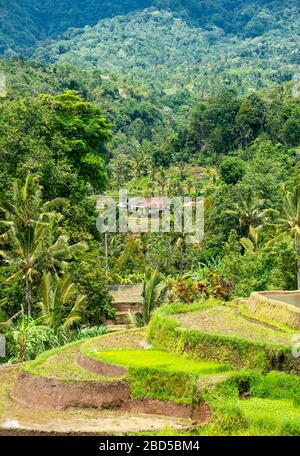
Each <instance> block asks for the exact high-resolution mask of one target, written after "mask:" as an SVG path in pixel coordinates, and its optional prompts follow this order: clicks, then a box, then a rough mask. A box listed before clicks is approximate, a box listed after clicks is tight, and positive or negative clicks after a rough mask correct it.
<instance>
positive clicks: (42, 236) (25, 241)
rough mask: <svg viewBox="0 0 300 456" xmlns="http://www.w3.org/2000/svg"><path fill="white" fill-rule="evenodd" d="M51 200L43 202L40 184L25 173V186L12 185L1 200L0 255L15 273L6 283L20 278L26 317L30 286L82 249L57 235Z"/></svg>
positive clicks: (30, 299) (56, 221)
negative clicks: (6, 195)
mask: <svg viewBox="0 0 300 456" xmlns="http://www.w3.org/2000/svg"><path fill="white" fill-rule="evenodd" d="M54 204H55V201H52V202H47V203H43V202H42V196H41V186H40V185H39V184H38V182H37V179H36V178H35V177H34V176H32V175H31V174H29V175H28V176H27V178H26V181H25V185H24V186H20V184H19V183H18V182H15V183H14V184H13V189H12V198H11V200H8V201H4V202H3V203H2V207H0V211H1V212H3V213H4V214H5V220H1V221H0V224H1V225H2V226H3V227H4V228H6V231H5V232H4V233H3V234H2V235H1V236H0V244H2V245H3V246H4V248H3V249H2V250H0V256H1V257H2V258H3V260H4V261H5V263H6V264H9V265H12V266H13V268H14V269H15V270H16V272H15V273H14V274H13V275H11V276H10V277H9V278H8V279H7V282H11V281H13V280H23V281H24V286H25V301H26V307H27V313H28V316H29V317H31V314H32V285H33V282H34V280H35V278H37V276H39V275H40V273H41V272H42V271H43V270H49V269H50V270H53V271H57V270H58V269H61V268H63V266H64V260H65V259H69V258H70V257H72V255H74V252H76V251H79V250H83V249H86V244H85V243H82V242H80V243H77V244H75V245H72V246H70V245H69V243H68V238H67V237H66V236H64V235H62V234H61V235H58V234H57V225H58V223H59V221H60V219H61V215H60V214H58V213H57V212H54V211H51V207H52V206H54Z"/></svg>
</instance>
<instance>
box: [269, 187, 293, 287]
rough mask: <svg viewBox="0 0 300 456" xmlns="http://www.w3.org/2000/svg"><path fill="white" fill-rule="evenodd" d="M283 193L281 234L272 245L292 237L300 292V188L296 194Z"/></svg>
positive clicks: (280, 222)
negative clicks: (288, 236) (286, 237)
mask: <svg viewBox="0 0 300 456" xmlns="http://www.w3.org/2000/svg"><path fill="white" fill-rule="evenodd" d="M283 192H284V199H283V216H282V217H281V218H278V220H277V229H278V231H279V234H278V236H276V237H275V238H274V239H273V240H272V243H274V242H276V241H278V240H280V239H282V238H284V237H285V236H286V235H290V236H292V238H293V242H294V246H295V253H296V258H297V286H298V290H300V187H298V188H295V190H294V192H288V191H286V190H285V189H283ZM279 217H280V215H279Z"/></svg>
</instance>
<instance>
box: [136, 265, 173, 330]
mask: <svg viewBox="0 0 300 456" xmlns="http://www.w3.org/2000/svg"><path fill="white" fill-rule="evenodd" d="M162 282H163V277H162V276H161V274H159V272H158V270H157V269H155V270H154V271H151V270H150V269H148V270H146V272H145V275H144V286H143V302H142V319H143V323H144V325H147V324H148V323H149V321H150V318H151V316H152V313H153V312H154V310H155V309H156V308H158V307H160V306H161V305H162V304H163V303H164V302H165V300H166V297H167V291H168V287H167V286H164V285H163V284H162Z"/></svg>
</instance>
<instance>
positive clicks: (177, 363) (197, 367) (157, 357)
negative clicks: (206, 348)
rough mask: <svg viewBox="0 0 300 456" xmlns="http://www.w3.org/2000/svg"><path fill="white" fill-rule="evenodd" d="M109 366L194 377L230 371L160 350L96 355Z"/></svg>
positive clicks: (209, 363)
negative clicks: (178, 373) (145, 369)
mask: <svg viewBox="0 0 300 456" xmlns="http://www.w3.org/2000/svg"><path fill="white" fill-rule="evenodd" d="M95 357H97V359H100V360H101V361H104V362H106V363H109V364H116V365H120V366H126V367H129V368H146V367H147V368H149V369H159V370H161V371H166V372H182V373H190V374H192V375H201V374H204V375H205V374H216V373H219V372H224V371H226V370H228V368H227V366H225V365H222V364H217V363H213V362H209V361H206V362H200V361H194V360H189V359H186V358H185V357H184V356H179V355H176V354H174V353H168V352H164V351H160V350H114V351H103V352H100V353H97V355H95Z"/></svg>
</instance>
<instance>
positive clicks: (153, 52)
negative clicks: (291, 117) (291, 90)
mask: <svg viewBox="0 0 300 456" xmlns="http://www.w3.org/2000/svg"><path fill="white" fill-rule="evenodd" d="M278 12H279V11H278ZM280 13H281V15H280V16H278V17H276V15H275V16H272V20H271V21H270V22H269V21H267V22H268V27H265V28H264V27H262V28H258V29H257V31H255V25H254V23H253V29H252V33H250V32H249V33H245V34H243V35H246V36H244V37H238V36H236V35H235V34H233V33H230V34H226V33H225V31H224V30H223V29H222V28H220V27H216V26H214V27H212V28H209V29H208V28H207V27H205V28H200V27H198V26H192V25H191V24H190V23H188V22H186V21H185V20H183V19H181V18H178V16H177V15H176V14H173V13H171V12H167V11H159V10H157V9H153V8H151V9H148V10H144V11H142V12H136V13H130V14H128V15H126V16H117V17H115V18H113V19H109V20H103V21H100V22H99V23H98V24H97V25H96V26H94V27H85V28H84V29H77V30H71V31H69V32H67V33H65V34H64V35H63V38H62V39H58V40H55V41H53V42H52V43H50V44H49V45H46V46H41V47H40V48H38V49H37V51H36V52H35V54H34V57H35V58H36V59H38V60H42V61H46V62H50V63H54V62H58V63H66V62H67V63H71V64H73V65H79V66H81V67H82V68H85V69H87V68H101V70H102V71H103V72H104V73H108V74H109V73H120V74H124V75H126V76H127V77H130V78H131V79H133V80H134V81H135V82H141V83H143V84H146V85H147V87H148V88H151V90H152V92H156V93H160V94H162V93H164V94H172V95H173V96H174V95H175V96H176V94H177V93H178V92H182V91H183V88H184V91H185V92H186V95H185V97H187V96H188V93H189V92H198V93H200V95H201V96H202V97H203V96H205V95H208V94H209V93H211V92H214V91H216V90H218V87H219V86H220V84H221V85H223V84H227V85H230V86H231V87H235V88H238V90H239V91H244V92H247V91H249V89H256V88H262V87H264V86H267V85H270V84H272V83H276V82H278V83H280V82H284V81H288V80H291V79H292V76H293V75H294V74H295V73H296V71H297V65H298V64H299V63H300V53H299V52H300V51H299V30H300V15H299V14H295V16H294V17H293V20H292V21H290V22H286V21H285V20H284V18H286V17H287V16H288V14H289V13H290V10H289V8H286V7H282V8H280ZM240 30H241V31H242V30H243V29H240ZM256 35H259V36H256Z"/></svg>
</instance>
